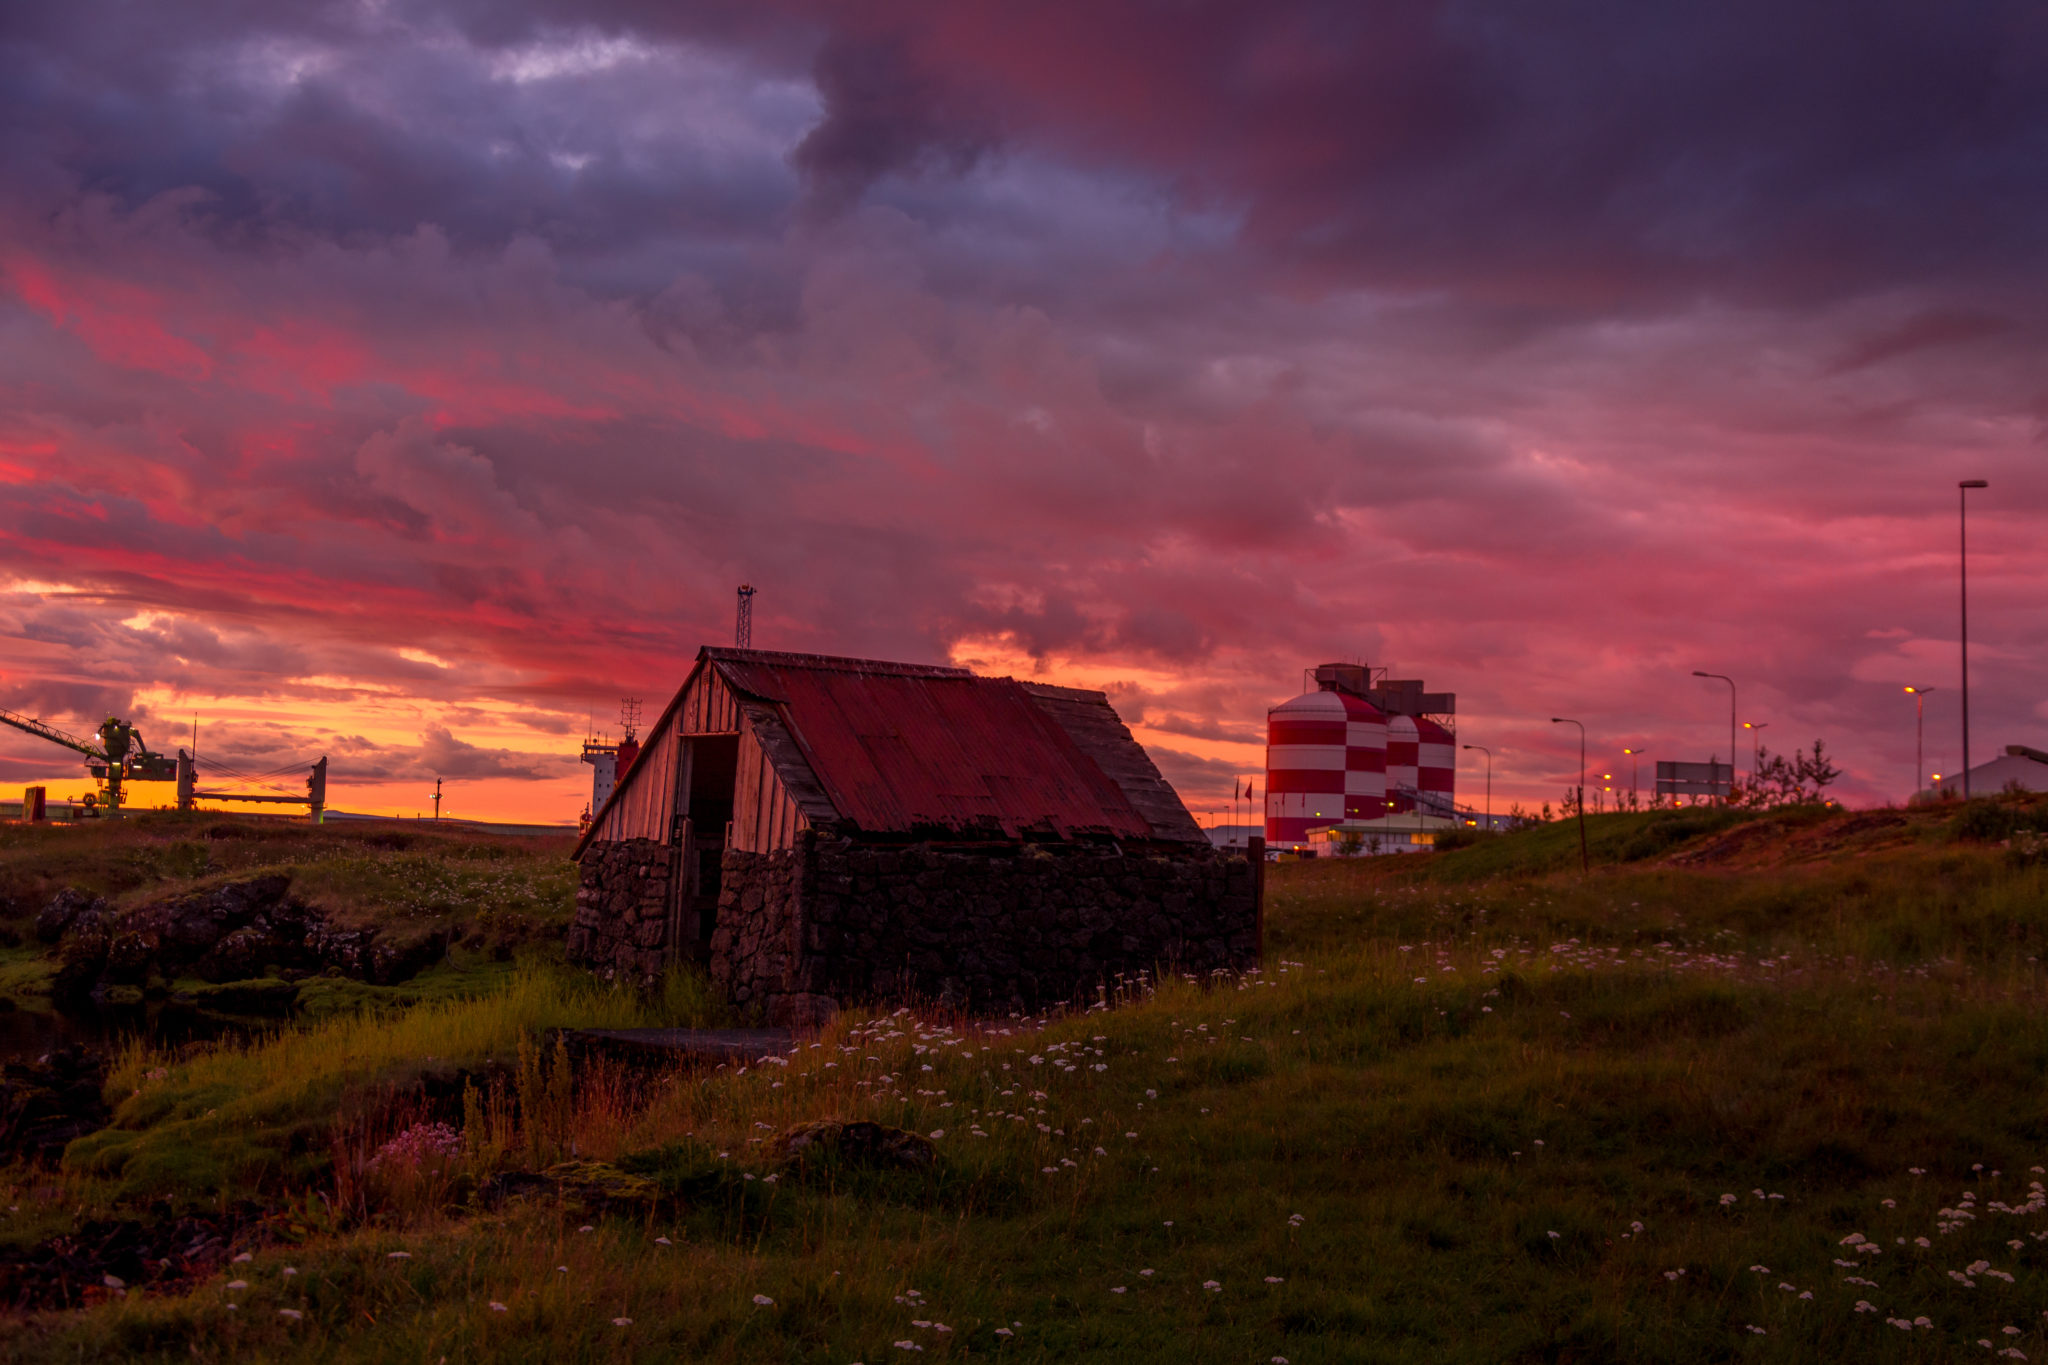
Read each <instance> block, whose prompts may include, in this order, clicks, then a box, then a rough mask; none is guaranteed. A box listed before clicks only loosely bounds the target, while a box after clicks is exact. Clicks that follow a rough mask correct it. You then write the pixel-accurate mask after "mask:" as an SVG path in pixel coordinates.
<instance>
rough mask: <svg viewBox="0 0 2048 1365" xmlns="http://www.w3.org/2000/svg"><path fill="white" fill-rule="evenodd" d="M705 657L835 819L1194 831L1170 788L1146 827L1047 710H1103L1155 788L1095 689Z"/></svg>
mask: <svg viewBox="0 0 2048 1365" xmlns="http://www.w3.org/2000/svg"><path fill="white" fill-rule="evenodd" d="M700 657H701V658H702V659H703V660H704V661H705V662H707V663H709V664H710V665H711V666H713V667H715V668H716V669H718V671H719V673H720V674H721V675H722V676H723V677H724V678H725V679H726V681H727V683H728V684H729V685H730V686H731V687H732V688H733V690H734V691H735V692H736V693H738V694H739V695H740V696H742V697H743V698H745V699H747V700H749V701H753V702H756V703H760V704H765V705H769V706H772V707H773V709H774V711H775V713H776V716H777V719H779V721H780V722H781V724H782V727H783V728H784V729H786V731H787V733H788V734H789V736H790V738H791V739H793V740H794V741H795V744H796V746H797V747H798V748H799V749H800V750H801V753H802V758H803V760H804V762H805V763H806V764H807V766H808V768H809V776H811V777H814V778H815V780H816V783H817V785H818V786H819V787H820V788H822V789H823V794H824V796H825V797H826V798H827V799H829V801H830V803H831V806H832V809H833V811H834V812H835V813H836V814H837V817H838V819H839V821H840V822H841V823H842V824H844V825H846V826H849V827H851V828H852V829H854V830H858V831H860V832H862V833H868V834H920V833H923V834H931V833H940V832H943V833H950V834H953V835H956V836H973V835H985V836H989V837H1010V838H1015V837H1018V836H1019V835H1020V834H1022V833H1024V832H1026V831H1039V832H1043V833H1045V834H1048V835H1056V836H1059V837H1070V836H1073V835H1089V834H1094V835H1106V836H1111V837H1117V838H1138V839H1143V838H1151V837H1161V838H1174V839H1183V838H1187V837H1188V836H1189V833H1190V832H1192V834H1193V837H1195V838H1199V837H1200V831H1199V830H1198V829H1196V827H1195V826H1194V823H1193V821H1192V820H1191V819H1189V817H1188V816H1187V813H1186V811H1185V808H1183V807H1181V806H1180V805H1179V802H1178V801H1177V800H1172V798H1171V793H1170V790H1168V800H1169V801H1170V802H1171V805H1172V811H1171V812H1170V813H1168V812H1160V811H1155V812H1154V818H1153V820H1149V821H1148V820H1147V818H1146V816H1145V815H1143V814H1140V812H1139V810H1138V808H1137V807H1136V805H1134V804H1133V800H1132V794H1127V792H1126V790H1125V788H1124V786H1122V785H1119V782H1118V781H1117V780H1115V779H1113V778H1112V777H1111V776H1110V775H1109V772H1108V771H1105V767H1104V765H1103V763H1102V762H1101V761H1099V758H1098V756H1093V755H1091V754H1090V753H1089V752H1088V751H1086V750H1084V749H1083V747H1082V743H1081V742H1080V741H1079V740H1077V737H1076V734H1075V733H1072V732H1070V727H1069V722H1067V721H1066V720H1065V719H1064V718H1063V717H1062V716H1060V715H1059V714H1057V713H1056V712H1055V710H1053V709H1051V708H1052V707H1053V705H1054V703H1055V701H1056V700H1064V701H1065V703H1066V705H1067V706H1068V707H1070V708H1071V707H1072V706H1073V704H1074V700H1075V699H1077V698H1084V699H1090V700H1092V701H1094V702H1095V703H1097V704H1099V706H1100V709H1101V710H1103V711H1105V712H1107V713H1108V715H1107V720H1108V722H1109V724H1110V725H1111V726H1113V727H1114V729H1115V731H1116V732H1117V733H1118V734H1120V735H1121V737H1122V741H1123V744H1124V745H1127V746H1128V747H1129V749H1131V750H1135V751H1136V752H1137V754H1138V757H1139V763H1141V764H1142V765H1143V767H1144V768H1145V769H1147V770H1149V771H1150V773H1151V778H1152V779H1153V781H1154V782H1156V783H1157V785H1158V786H1159V787H1160V788H1164V787H1165V784H1164V782H1163V780H1161V779H1158V775H1157V771H1156V770H1153V769H1151V768H1150V764H1149V761H1146V760H1144V759H1143V751H1142V750H1139V749H1137V745H1136V743H1135V741H1132V740H1131V739H1130V735H1129V731H1127V730H1124V729H1123V727H1122V725H1121V723H1120V722H1117V721H1116V718H1115V713H1114V712H1113V711H1109V707H1108V700H1107V698H1104V697H1103V696H1102V694H1100V693H1077V692H1065V691H1064V690H1061V691H1062V693H1063V696H1062V698H1060V699H1055V698H1052V697H1049V696H1047V695H1045V693H1046V689H1039V690H1038V692H1037V693H1034V691H1033V690H1031V689H1030V688H1028V687H1027V686H1026V685H1025V684H1023V683H1019V682H1017V681H1015V680H1014V679H1011V678H983V677H977V676H975V675H974V674H972V673H970V672H968V671H967V670H966V669H960V668H946V667H939V666H932V665H917V664H892V663H884V662H880V661H876V660H867V659H834V658H827V657H821V656H816V655H795V654H776V653H771V652H769V651H765V650H738V649H706V650H704V651H703V654H702V655H701V656H700ZM1100 729H1101V727H1100V726H1099V724H1098V725H1097V726H1096V727H1095V730H1096V731H1099V730H1100ZM1082 739H1085V740H1087V741H1088V742H1089V743H1090V744H1091V746H1092V747H1097V748H1106V747H1107V746H1108V745H1109V744H1112V743H1114V739H1113V737H1112V739H1110V740H1102V739H1099V738H1097V737H1096V733H1095V732H1092V731H1082ZM1113 757H1114V758H1115V759H1116V760H1118V761H1113V762H1111V764H1110V767H1112V768H1116V769H1118V770H1119V771H1123V770H1127V769H1131V768H1132V766H1133V765H1132V764H1131V761H1130V759H1129V757H1128V755H1125V754H1121V753H1119V754H1116V755H1114V756H1113ZM796 776H797V775H795V774H786V775H785V781H786V782H789V781H790V779H791V778H792V777H796ZM792 785H795V784H792ZM1138 795H1139V796H1140V799H1146V800H1148V804H1152V805H1157V804H1158V801H1157V798H1156V796H1149V794H1147V793H1143V792H1140V793H1138ZM1173 814H1177V815H1178V816H1179V820H1178V821H1175V820H1173V819H1172V818H1171V816H1172V815H1173ZM1181 823H1185V824H1186V826H1187V830H1185V831H1183V830H1182V829H1180V828H1179V827H1178V826H1179V824H1181Z"/></svg>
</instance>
